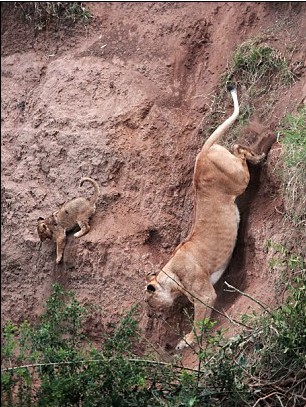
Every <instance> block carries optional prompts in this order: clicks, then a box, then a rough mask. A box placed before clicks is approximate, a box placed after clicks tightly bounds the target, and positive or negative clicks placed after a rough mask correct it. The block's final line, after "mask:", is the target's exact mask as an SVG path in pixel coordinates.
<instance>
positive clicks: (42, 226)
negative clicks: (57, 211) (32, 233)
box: [37, 217, 53, 242]
mask: <svg viewBox="0 0 306 407" xmlns="http://www.w3.org/2000/svg"><path fill="white" fill-rule="evenodd" d="M37 233H38V236H39V238H40V240H41V242H43V241H44V240H46V239H52V236H53V230H52V225H51V224H50V223H49V222H48V220H46V219H44V218H41V217H39V218H38V219H37Z"/></svg>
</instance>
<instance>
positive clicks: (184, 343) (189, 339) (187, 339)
mask: <svg viewBox="0 0 306 407" xmlns="http://www.w3.org/2000/svg"><path fill="white" fill-rule="evenodd" d="M193 342H194V334H193V333H192V332H191V333H189V334H187V335H185V336H184V338H183V339H182V340H180V341H179V343H178V344H177V345H176V347H175V349H176V350H182V349H184V348H187V347H188V346H191V345H192V344H193Z"/></svg>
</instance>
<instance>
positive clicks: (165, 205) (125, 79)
mask: <svg viewBox="0 0 306 407" xmlns="http://www.w3.org/2000/svg"><path fill="white" fill-rule="evenodd" d="M87 6H88V8H89V9H90V10H91V12H92V13H93V15H94V18H93V21H92V23H91V24H90V25H89V26H88V28H86V29H85V28H84V27H83V26H82V25H79V26H77V27H76V28H71V29H70V30H68V29H67V30H66V31H65V30H64V29H60V30H59V31H56V32H53V31H52V30H51V29H49V30H47V31H45V32H41V33H38V34H37V35H35V34H34V31H33V28H32V27H31V26H28V25H26V24H25V23H22V22H21V20H20V19H19V17H18V15H17V12H16V11H14V10H13V9H9V8H8V9H7V8H4V9H3V13H2V21H1V23H2V28H1V30H2V39H3V41H2V72H1V74H2V118H1V120H2V194H1V200H2V316H3V320H4V321H5V320H7V319H12V320H13V321H15V322H19V321H21V320H23V319H31V320H33V319H35V317H36V316H37V315H38V314H39V313H40V312H41V307H42V303H43V301H44V300H45V299H46V298H47V296H48V295H49V293H50V289H51V285H52V283H54V282H59V283H61V284H62V285H63V286H64V287H65V288H66V289H71V290H74V291H75V292H76V293H77V298H78V299H79V300H80V301H82V303H84V304H94V306H95V308H94V309H93V311H92V317H91V320H90V321H89V324H88V334H89V336H90V337H92V338H95V339H99V338H100V337H101V334H102V333H103V332H107V331H108V329H110V328H111V327H112V326H113V324H114V323H116V322H117V321H118V320H119V319H120V318H121V317H122V315H123V314H124V312H125V311H126V310H127V309H129V308H130V307H131V306H132V305H134V304H136V303H139V304H140V310H141V313H140V317H139V318H140V323H141V326H142V328H144V330H146V336H147V339H148V340H149V341H152V343H154V344H157V343H159V344H160V345H161V346H162V347H164V346H165V345H167V344H168V345H170V349H171V347H172V346H173V344H175V341H176V340H177V338H178V334H180V332H179V331H180V330H182V329H183V327H184V324H185V325H186V324H188V321H186V318H185V317H184V316H183V314H182V313H180V312H177V310H174V314H172V315H171V318H169V319H168V320H167V322H158V323H157V322H154V324H152V321H148V320H147V317H146V315H145V310H144V308H143V306H144V304H143V297H144V287H145V275H146V273H148V272H149V271H152V269H154V270H157V271H158V270H159V269H160V267H161V266H162V265H163V264H164V263H165V262H166V261H167V259H168V257H169V255H170V254H171V252H172V251H173V249H174V248H175V247H176V245H177V244H178V243H179V242H180V241H181V240H182V239H183V238H184V237H185V236H186V235H187V234H188V230H189V228H190V226H191V222H192V210H193V193H192V173H193V165H194V160H195V157H196V154H197V152H198V151H199V149H200V148H201V145H202V143H203V138H202V137H201V134H200V132H199V131H198V130H199V128H200V127H202V126H203V125H204V126H205V123H203V117H204V114H205V115H207V114H208V112H209V109H210V107H211V103H212V100H213V98H214V94H215V90H216V86H217V84H218V82H219V80H220V75H221V74H222V73H223V72H224V71H225V69H226V66H227V63H228V61H229V60H230V58H231V55H232V53H233V50H234V49H235V47H236V46H237V45H239V44H241V43H242V42H243V41H245V40H246V39H249V38H252V37H254V36H257V35H260V34H262V33H263V32H266V33H267V32H269V42H270V43H271V44H273V46H274V47H276V48H277V49H279V50H280V51H282V52H284V53H285V52H287V54H288V55H289V54H290V57H291V62H292V63H293V64H294V63H296V64H300V65H299V67H300V76H299V79H298V80H297V81H296V82H295V84H294V85H293V86H292V87H287V88H285V89H281V90H280V91H279V93H277V94H275V96H274V97H275V100H274V102H273V109H272V113H271V114H269V116H268V117H264V116H263V115H261V117H260V123H259V124H257V125H256V126H253V127H251V129H249V130H245V132H244V133H243V134H242V135H241V138H242V140H243V138H244V137H245V138H247V136H248V134H249V135H250V134H251V136H252V137H253V138H255V139H256V141H257V142H259V141H260V140H261V139H262V138H263V139H264V140H267V142H268V144H269V143H270V141H271V140H273V139H275V136H276V134H275V133H276V130H277V126H278V124H279V121H280V120H281V118H282V117H283V115H284V114H285V113H286V112H287V111H294V110H295V109H296V107H297V105H298V104H299V103H300V102H301V100H302V97H303V95H302V89H303V84H304V83H305V76H306V74H305V64H306V58H305V45H304V44H305V42H303V40H305V38H303V36H304V33H305V32H306V26H305V22H306V18H305V17H306V8H305V4H303V3H298V4H295V3H294V2H293V3H290V4H289V3H276V4H274V3H271V4H270V3H239V2H238V3H235V2H234V3H223V2H220V3H189V2H186V3H184V2H183V3H173V2H169V3H122V2H121V3H120V2H119V3H116V2H115V3H87ZM289 49H290V53H289V51H288V50H289ZM304 93H305V87H304ZM304 96H305V95H304ZM267 97H268V95H267ZM258 107H259V106H258ZM230 111H231V105H230V100H228V101H227V111H226V112H223V114H220V121H222V120H224V118H225V117H226V115H227V114H228V113H229V112H230ZM255 115H256V112H255ZM248 131H249V133H248ZM279 154H280V149H279V145H278V144H277V143H276V142H275V143H274V144H273V145H272V148H271V151H270V153H269V156H268V159H267V161H266V162H265V164H264V165H263V167H262V168H254V169H252V179H251V183H250V187H249V189H248V191H247V193H246V195H245V196H244V197H242V199H241V201H240V206H241V211H242V225H241V231H240V235H239V239H238V244H237V248H236V251H235V254H234V257H233V261H232V263H231V265H230V267H229V270H228V272H227V275H226V278H227V281H229V282H230V283H232V284H233V285H235V286H239V287H240V288H243V289H244V290H246V292H248V293H250V294H252V295H253V296H254V297H256V298H258V299H259V300H261V301H263V302H265V303H271V302H272V303H273V302H275V297H274V295H273V286H274V282H275V279H276V278H277V276H274V275H272V274H271V272H270V271H269V267H268V261H269V253H268V254H267V253H266V252H265V250H264V247H265V242H266V240H268V239H273V238H275V239H278V238H280V236H281V235H282V232H283V225H282V216H281V214H280V212H281V210H280V207H281V204H282V200H281V196H280V192H279V185H278V181H277V179H276V173H275V171H274V170H273V169H274V167H275V165H276V163H277V161H278V157H279ZM82 176H91V177H93V178H94V179H96V180H97V181H98V182H99V184H100V185H101V189H102V198H101V200H100V202H99V203H98V210H97V213H96V214H95V216H94V217H93V219H92V222H91V226H92V229H91V231H90V233H89V234H87V235H86V236H84V237H82V238H80V239H75V238H74V237H73V236H72V235H71V236H69V237H68V242H67V246H66V250H65V254H64V261H63V263H62V264H60V265H58V266H57V265H56V264H55V245H54V244H53V243H52V242H50V243H44V244H42V245H41V244H40V242H39V239H38V236H37V233H36V219H37V218H38V217H39V216H45V215H47V214H49V213H51V212H52V211H53V210H54V209H56V208H57V207H58V206H59V205H60V204H62V203H63V202H65V201H66V200H68V199H71V198H73V197H74V196H77V195H79V194H88V195H90V194H91V192H92V191H91V190H90V187H88V189H86V186H84V189H82V190H81V189H80V190H79V189H78V188H77V186H78V182H79V179H80V178H81V177H82ZM223 289H224V286H223V284H222V282H221V283H220V284H219V286H218V293H219V300H218V305H219V307H220V308H222V309H224V310H226V312H227V313H228V314H229V316H230V317H231V318H235V317H237V318H238V316H239V315H240V314H241V313H245V312H248V311H249V310H250V309H252V308H253V307H254V305H255V304H254V303H253V302H252V301H251V300H249V299H247V298H245V297H241V296H240V297H239V296H238V297H237V295H233V294H229V293H225V292H224V291H223ZM218 319H219V324H224V326H225V325H226V324H227V320H226V319H223V318H222V317H220V316H219V317H218ZM178 323H179V328H178V327H177V324H178ZM166 347H167V346H166Z"/></svg>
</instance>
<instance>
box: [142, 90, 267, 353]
mask: <svg viewBox="0 0 306 407" xmlns="http://www.w3.org/2000/svg"><path fill="white" fill-rule="evenodd" d="M228 90H229V91H230V93H231V96H232V99H233V102H234V112H233V114H232V115H231V116H230V117H229V118H228V119H226V120H225V121H224V123H222V124H221V125H220V126H219V127H218V128H217V129H216V130H215V131H214V132H213V133H212V135H211V136H210V137H209V138H208V139H207V141H206V142H205V143H204V145H203V148H202V150H201V151H200V153H199V154H198V156H197V158H196V163H195V168H194V176H193V185H194V191H195V205H194V206H195V210H194V222H193V226H192V228H191V230H190V232H189V235H188V237H187V239H186V240H185V241H184V242H182V243H181V244H180V245H179V246H178V247H177V248H176V250H175V251H174V253H173V255H172V256H171V258H170V260H169V261H168V263H167V264H166V265H165V266H164V267H163V269H162V270H161V271H160V272H159V273H158V274H157V275H156V274H155V275H152V274H151V275H150V276H148V277H147V287H146V302H147V304H148V315H149V316H150V314H151V311H153V314H159V315H161V313H162V311H163V310H164V309H165V307H169V306H171V305H172V304H173V301H174V299H175V298H177V297H178V296H180V295H182V294H184V295H186V296H187V298H188V299H189V301H191V302H192V303H193V304H194V327H193V330H192V331H191V332H190V333H188V334H187V335H185V337H184V338H183V339H182V340H181V341H180V342H179V343H178V345H177V349H182V348H184V347H185V346H188V345H191V344H192V343H193V342H194V340H195V337H196V333H199V321H201V320H203V319H204V318H207V317H210V314H211V310H212V308H211V307H212V306H213V304H214V301H215V298H216V293H215V290H214V287H213V285H214V284H215V283H216V282H217V281H218V280H219V278H220V277H221V275H222V273H223V272H224V271H225V269H226V267H227V266H228V264H229V261H230V259H231V256H232V253H233V250H234V246H235V243H236V238H237V232H238V225H239V211H238V208H237V206H236V203H235V199H236V197H237V196H239V195H241V194H242V193H243V192H244V190H245V189H246V187H247V185H248V183H249V178H250V175H249V171H248V166H247V163H246V160H249V161H251V162H252V163H259V162H260V161H261V160H262V159H263V158H264V156H265V154H262V155H257V154H255V153H254V152H253V151H251V150H250V149H249V148H247V147H242V146H240V145H235V146H234V148H233V153H230V152H229V151H228V150H227V149H226V148H225V147H222V146H220V145H217V144H216V142H217V141H218V140H219V138H220V137H221V136H222V135H223V134H224V133H225V131H226V130H228V129H229V127H230V126H231V125H232V124H233V123H234V122H235V120H236V119H237V117H238V115H239V104H238V98H237V92H236V89H235V88H233V87H231V86H230V87H229V88H228Z"/></svg>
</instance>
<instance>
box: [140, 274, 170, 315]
mask: <svg viewBox="0 0 306 407" xmlns="http://www.w3.org/2000/svg"><path fill="white" fill-rule="evenodd" d="M171 283H172V282H171V281H163V282H161V283H160V282H159V281H157V277H156V276H153V277H152V276H150V280H149V281H148V283H147V286H146V303H147V305H148V307H147V315H148V316H152V315H155V316H158V317H159V316H161V315H162V314H163V313H164V311H165V308H170V307H171V306H172V305H173V301H174V299H175V298H176V296H177V295H176V293H175V292H174V291H173V290H172V284H171Z"/></svg>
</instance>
